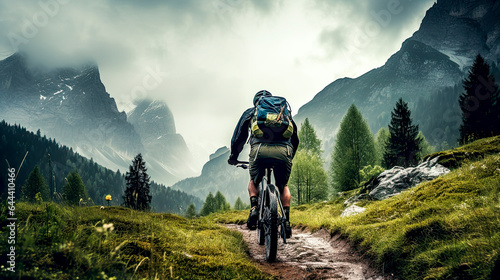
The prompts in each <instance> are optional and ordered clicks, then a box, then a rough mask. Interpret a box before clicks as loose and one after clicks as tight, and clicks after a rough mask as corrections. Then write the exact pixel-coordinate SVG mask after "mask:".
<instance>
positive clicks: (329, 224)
mask: <svg viewBox="0 0 500 280" xmlns="http://www.w3.org/2000/svg"><path fill="white" fill-rule="evenodd" d="M499 151H500V137H494V138H488V139H482V140H479V141H476V142H474V143H471V144H469V145H466V146H463V147H460V148H458V149H454V150H450V151H444V152H440V153H436V154H434V156H435V155H441V156H443V155H445V156H444V158H445V159H448V160H447V161H445V162H448V163H450V162H453V164H450V165H448V166H451V167H453V166H456V168H455V169H454V170H452V172H450V173H449V174H447V175H445V176H442V177H440V178H438V179H436V180H433V181H430V182H424V183H422V184H420V185H418V186H416V187H414V188H411V189H409V190H407V191H405V192H403V193H401V194H399V195H397V196H394V197H392V198H390V199H387V200H383V201H364V202H361V203H358V205H360V206H363V207H366V211H365V212H363V213H361V214H358V215H354V216H351V217H344V218H343V217H340V214H341V213H342V211H343V210H344V209H345V208H346V206H344V201H345V200H346V199H347V198H348V195H346V194H344V196H343V197H337V198H335V199H334V200H332V201H330V202H326V203H317V204H311V205H302V206H296V207H292V210H291V218H290V219H291V222H292V224H293V225H294V226H298V227H307V228H310V229H312V230H317V229H319V228H326V229H328V230H330V231H331V233H332V234H341V235H342V236H344V237H345V238H347V239H349V240H350V241H351V242H352V244H354V245H355V246H356V248H358V249H359V250H360V251H362V252H364V253H365V254H366V255H367V256H370V257H371V258H373V259H375V260H376V261H377V263H378V264H379V265H380V266H381V267H382V266H384V268H385V270H386V271H388V270H389V271H392V272H394V273H396V275H398V276H399V277H400V278H401V279H410V280H411V279H490V278H491V273H492V270H493V268H494V266H495V262H496V263H497V265H498V263H500V154H499V153H498V152H499ZM457 154H458V155H460V156H459V157H458V158H457ZM453 155H454V156H455V158H454V159H453V161H451V158H453ZM355 192H356V191H354V192H351V194H353V193H355ZM245 214H246V212H244V213H243V212H242V213H241V214H239V213H237V214H233V213H225V214H223V215H221V216H217V218H214V220H219V221H222V222H235V221H236V220H237V221H240V220H241V219H242V218H244V217H245ZM232 215H234V216H235V219H234V220H232V219H231V216H232ZM236 217H237V218H236ZM497 269H498V268H497Z"/></svg>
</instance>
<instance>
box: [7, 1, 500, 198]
mask: <svg viewBox="0 0 500 280" xmlns="http://www.w3.org/2000/svg"><path fill="white" fill-rule="evenodd" d="M498 18H500V2H498V1H493V0H479V1H470V0H439V1H437V2H436V3H435V4H434V6H432V7H431V8H430V9H429V10H428V11H427V13H426V16H425V17H424V19H423V20H422V23H421V25H420V28H419V29H418V30H417V31H416V32H415V33H414V34H413V36H411V37H410V38H408V39H407V40H405V41H404V42H402V44H401V48H400V49H399V51H397V52H396V53H394V54H393V55H392V56H390V57H389V58H388V59H387V61H386V63H385V64H384V65H383V66H381V67H379V68H375V69H373V70H371V71H368V72H367V73H365V74H363V75H361V76H359V77H357V78H348V77H346V78H341V79H337V80H335V81H333V82H332V83H330V84H329V85H327V86H326V87H325V88H324V89H323V90H321V91H320V92H318V93H317V94H316V95H315V96H314V98H313V99H312V100H311V101H310V102H309V103H307V104H305V105H304V106H302V107H301V108H300V109H299V110H298V113H297V115H296V116H295V117H294V119H295V121H296V123H297V124H298V125H299V126H300V123H302V122H303V121H304V120H305V118H309V120H310V122H311V123H312V124H313V125H314V127H315V130H316V132H317V133H318V136H319V137H320V138H321V139H322V140H323V144H324V147H323V148H324V150H325V154H324V155H325V156H326V157H328V156H329V154H330V151H331V149H332V148H333V141H334V140H335V136H336V133H337V130H338V126H339V124H340V122H341V120H342V117H343V116H344V115H345V113H346V111H347V109H348V107H349V106H350V105H351V104H355V105H356V106H357V107H358V109H359V110H360V111H361V112H362V114H363V116H364V117H365V118H366V119H367V120H368V123H369V125H370V128H371V129H372V132H373V133H375V132H377V131H378V129H380V128H381V127H383V126H386V125H387V124H388V122H389V120H390V112H391V111H392V108H393V107H394V104H395V103H396V101H397V100H398V99H399V98H400V97H402V98H403V99H404V100H405V101H406V102H408V103H409V105H410V107H411V109H412V113H413V116H414V122H415V123H416V124H419V125H420V129H421V130H422V131H423V133H424V135H425V136H426V137H427V139H428V140H429V142H431V144H432V145H440V144H442V143H443V142H448V143H449V144H451V145H453V144H454V143H453V142H454V139H456V138H457V136H456V134H457V133H458V126H459V125H460V118H459V114H460V111H459V108H458V102H457V100H458V95H459V94H460V93H461V81H462V79H463V78H464V77H465V75H466V74H467V71H468V69H469V67H470V65H471V64H472V60H473V58H474V57H475V56H476V55H477V54H478V53H480V54H481V55H482V56H484V57H485V58H486V59H487V61H488V62H489V63H491V64H492V69H498V67H497V64H498V61H499V58H500V44H499V41H500V21H499V20H498ZM374 40H377V38H376V37H375V38H374ZM346 59H349V58H346ZM283 82H284V83H285V82H287V81H283ZM165 94H169V93H165ZM207 94H209V93H207ZM283 94H284V95H285V96H286V93H283ZM0 98H2V102H1V103H0V120H1V119H5V120H6V121H7V122H8V123H11V124H14V123H17V124H20V125H22V126H24V127H26V128H28V129H29V130H31V131H36V130H38V129H40V130H41V132H42V134H46V135H47V137H51V138H54V139H56V140H57V141H58V142H60V143H62V144H64V145H67V146H69V147H72V148H73V149H74V150H75V151H76V152H78V153H79V154H81V155H83V156H85V157H87V158H93V160H94V161H95V162H97V163H99V164H102V165H103V166H106V167H108V168H110V169H112V170H116V169H120V170H121V171H122V172H125V171H126V170H127V169H128V166H129V165H130V163H131V159H132V158H133V157H134V156H135V155H136V154H137V153H139V152H141V153H142V154H143V156H144V159H145V161H146V164H147V167H148V169H149V174H150V175H151V176H152V179H153V180H155V181H157V182H160V183H163V184H166V185H172V186H173V188H174V189H178V190H183V191H186V192H190V193H192V194H195V195H197V196H198V197H200V198H204V197H206V195H207V194H208V193H209V192H212V193H213V192H215V191H217V190H220V191H221V192H223V194H224V195H225V196H226V198H227V199H228V201H230V202H231V203H232V202H234V200H235V199H236V198H237V197H238V196H240V197H242V198H243V197H244V196H246V194H247V193H246V184H247V183H248V173H247V172H246V171H244V170H239V169H236V168H234V167H232V166H228V165H227V157H228V153H229V151H228V149H227V148H225V147H223V148H220V149H219V150H217V151H216V152H215V153H214V154H212V155H211V156H210V159H209V161H208V162H207V163H206V164H205V165H204V166H203V170H202V171H201V175H200V176H198V177H192V176H194V174H196V173H197V172H196V170H194V168H193V164H191V163H192V162H193V161H194V160H193V156H192V154H191V152H190V151H189V149H188V147H187V146H186V142H185V141H184V138H183V136H182V135H180V134H179V133H177V129H176V126H175V121H174V116H173V114H172V111H171V110H170V108H169V107H168V106H167V104H165V103H163V102H160V101H155V100H148V99H144V100H138V101H136V102H135V109H133V110H132V111H130V112H129V113H128V115H127V114H126V113H125V112H120V111H119V110H118V108H117V105H116V102H115V100H114V98H113V97H111V96H110V94H109V93H107V92H106V88H105V86H104V84H103V83H102V81H101V78H100V73H99V69H98V67H97V65H95V64H93V63H88V64H85V65H81V66H78V67H72V68H71V67H68V68H57V69H53V68H46V67H43V66H40V65H38V66H37V65H33V64H32V63H30V59H29V57H27V56H25V55H23V54H21V53H16V54H14V55H12V56H10V57H8V58H6V59H5V60H3V61H0ZM233 98H235V99H236V98H237V97H234V96H233ZM228 106H229V104H228ZM292 106H293V104H292ZM457 117H458V118H457ZM194 118H200V116H194ZM225 121H226V122H227V120H225ZM215 125H217V124H215ZM233 128H234V127H227V128H226V129H227V130H228V131H232V130H233ZM228 141H229V139H228ZM221 146H222V145H221ZM244 154H245V153H242V157H241V159H243V155H244Z"/></svg>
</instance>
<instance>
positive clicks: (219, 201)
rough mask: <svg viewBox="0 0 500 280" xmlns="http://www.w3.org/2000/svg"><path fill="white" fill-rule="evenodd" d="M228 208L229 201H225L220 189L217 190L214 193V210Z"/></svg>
mask: <svg viewBox="0 0 500 280" xmlns="http://www.w3.org/2000/svg"><path fill="white" fill-rule="evenodd" d="M230 208H231V207H230V205H229V203H228V202H227V201H226V197H224V195H223V194H222V193H221V192H220V191H217V193H216V194H215V209H214V210H215V212H218V211H224V210H229V209H230Z"/></svg>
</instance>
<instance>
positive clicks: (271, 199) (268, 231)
mask: <svg viewBox="0 0 500 280" xmlns="http://www.w3.org/2000/svg"><path fill="white" fill-rule="evenodd" d="M266 200H267V201H266V203H267V206H268V207H264V223H263V229H264V233H265V237H264V239H265V244H266V261H268V262H274V261H275V260H276V254H277V252H278V196H277V195H276V188H275V187H274V185H272V184H269V185H268V194H267V199H266Z"/></svg>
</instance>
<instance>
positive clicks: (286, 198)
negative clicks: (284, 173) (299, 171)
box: [281, 185, 292, 207]
mask: <svg viewBox="0 0 500 280" xmlns="http://www.w3.org/2000/svg"><path fill="white" fill-rule="evenodd" d="M291 200H292V195H291V194H290V189H289V188H288V185H286V186H285V187H284V188H283V191H282V192H281V204H283V207H290V201H291Z"/></svg>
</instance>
